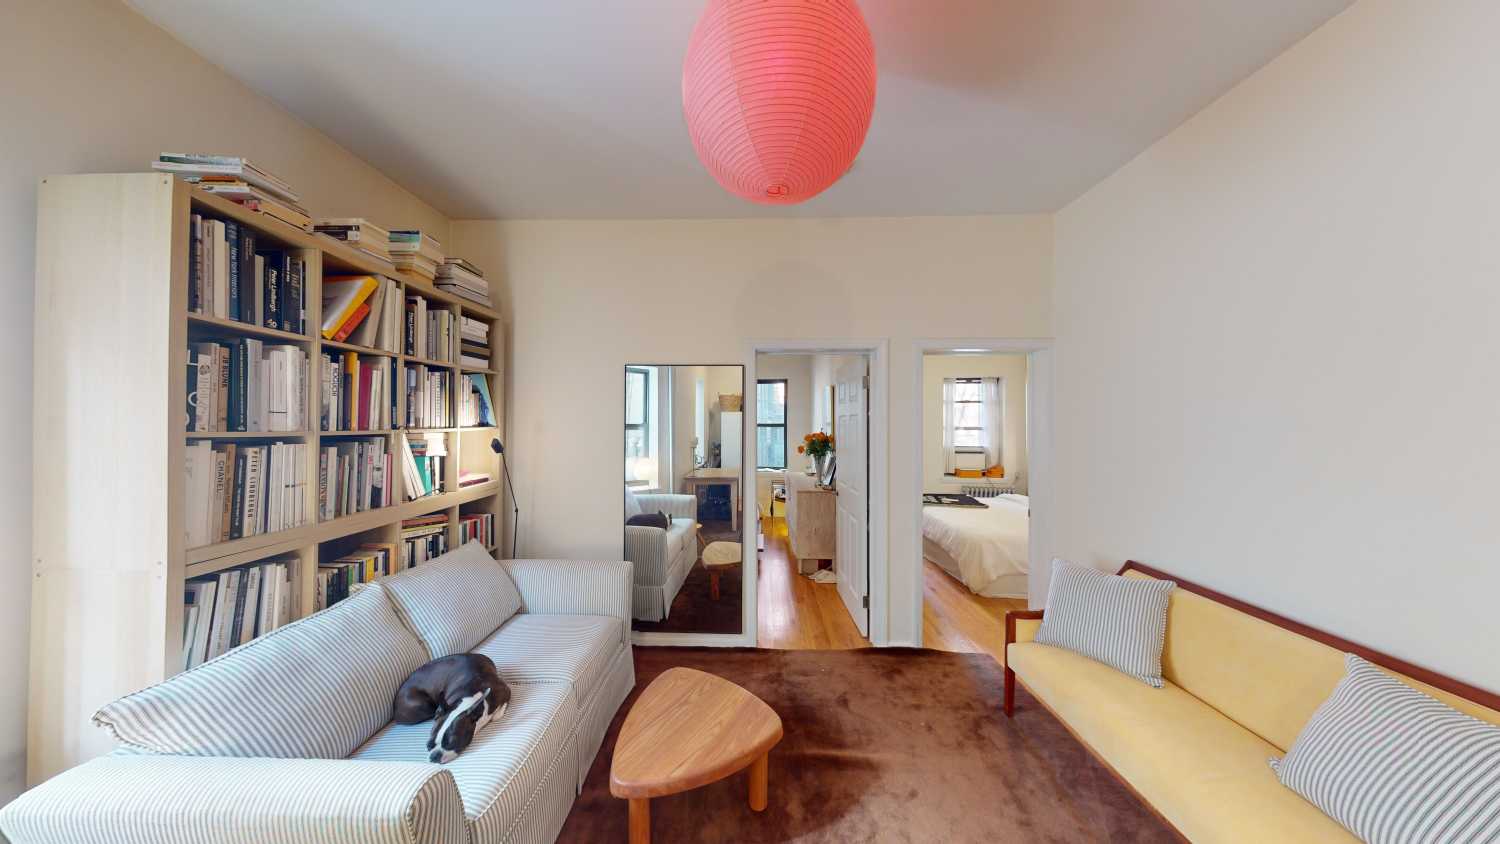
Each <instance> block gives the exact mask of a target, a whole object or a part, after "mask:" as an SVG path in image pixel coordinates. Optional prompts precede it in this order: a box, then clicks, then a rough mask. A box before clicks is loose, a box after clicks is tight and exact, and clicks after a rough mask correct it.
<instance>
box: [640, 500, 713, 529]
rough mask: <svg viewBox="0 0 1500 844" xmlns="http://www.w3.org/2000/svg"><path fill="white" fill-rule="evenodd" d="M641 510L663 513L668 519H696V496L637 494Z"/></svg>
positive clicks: (694, 520) (695, 520) (695, 521)
mask: <svg viewBox="0 0 1500 844" xmlns="http://www.w3.org/2000/svg"><path fill="white" fill-rule="evenodd" d="M635 500H636V501H637V502H639V503H640V505H641V510H642V511H644V512H647V513H665V514H666V515H667V518H669V519H692V520H693V522H694V523H695V524H696V523H697V521H698V496H696V495H665V494H658V495H637V496H636V497H635Z"/></svg>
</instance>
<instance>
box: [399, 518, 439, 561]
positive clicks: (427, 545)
mask: <svg viewBox="0 0 1500 844" xmlns="http://www.w3.org/2000/svg"><path fill="white" fill-rule="evenodd" d="M446 553H448V516H447V515H445V514H442V513H434V514H432V515H430V516H418V517H417V518H415V519H404V520H403V521H402V522H401V565H402V567H403V568H410V567H411V566H415V565H420V564H422V563H425V562H427V561H428V560H432V559H436V558H438V557H441V556H442V555H444V554H446Z"/></svg>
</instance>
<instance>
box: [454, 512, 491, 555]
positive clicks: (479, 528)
mask: <svg viewBox="0 0 1500 844" xmlns="http://www.w3.org/2000/svg"><path fill="white" fill-rule="evenodd" d="M476 539H477V540H478V541H479V542H480V544H482V545H483V546H484V547H486V548H488V547H490V546H491V545H494V544H495V514H494V513H480V514H477V515H472V516H459V517H458V544H459V545H467V544H469V541H470V540H476Z"/></svg>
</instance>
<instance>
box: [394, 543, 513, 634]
mask: <svg viewBox="0 0 1500 844" xmlns="http://www.w3.org/2000/svg"><path fill="white" fill-rule="evenodd" d="M380 585H381V586H383V587H385V594H386V595H387V596H388V597H389V598H390V599H391V606H393V607H395V609H396V613H397V614H398V615H400V616H401V620H402V621H404V622H406V626H407V627H408V628H410V629H411V632H413V633H415V634H417V638H418V639H421V640H422V644H424V645H426V646H427V652H428V653H429V654H430V655H431V657H432V658H433V659H438V658H441V657H445V656H448V655H450V654H461V653H464V652H465V651H467V650H469V649H470V648H472V647H474V646H475V645H477V644H479V643H480V642H482V641H484V639H485V637H487V636H489V635H490V634H491V633H493V632H495V630H496V628H498V627H499V626H500V625H502V624H504V623H505V622H506V621H507V620H508V619H509V618H510V617H511V616H513V615H515V614H516V613H517V612H518V611H520V609H521V593H520V591H519V590H517V589H516V584H515V582H514V581H512V580H511V579H510V575H509V574H508V573H506V571H505V567H504V566H501V565H500V563H499V562H498V561H497V560H496V559H495V558H494V557H491V556H490V555H489V552H488V551H485V550H484V546H483V545H481V544H480V543H479V542H478V541H477V540H473V541H470V542H469V544H467V545H465V546H463V547H462V548H459V549H458V550H456V551H449V552H448V553H446V554H444V555H443V556H441V557H438V558H437V559H436V560H431V561H429V562H425V563H422V564H420V565H418V566H415V567H414V568H410V569H407V570H406V571H404V572H401V573H400V574H396V575H392V576H390V577H387V578H384V579H382V580H381V581H380Z"/></svg>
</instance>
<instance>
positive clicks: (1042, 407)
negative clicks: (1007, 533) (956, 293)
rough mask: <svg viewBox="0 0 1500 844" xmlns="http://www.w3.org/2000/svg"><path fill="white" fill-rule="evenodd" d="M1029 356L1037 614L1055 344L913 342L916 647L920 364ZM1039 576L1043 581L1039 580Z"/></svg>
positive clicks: (1045, 542) (1047, 555) (1045, 546)
mask: <svg viewBox="0 0 1500 844" xmlns="http://www.w3.org/2000/svg"><path fill="white" fill-rule="evenodd" d="M953 354H958V355H963V354H972V355H999V354H1025V355H1026V356H1027V358H1028V360H1027V367H1026V452H1027V456H1026V492H1027V494H1028V496H1029V497H1030V502H1031V526H1030V533H1029V536H1028V539H1029V543H1028V545H1029V549H1028V553H1027V566H1028V572H1029V577H1028V578H1027V592H1028V595H1029V599H1028V603H1029V605H1030V606H1031V607H1032V608H1033V609H1037V608H1040V607H1042V606H1044V605H1045V604H1046V602H1047V583H1048V580H1049V578H1048V576H1047V573H1048V572H1049V571H1050V570H1051V569H1050V564H1051V560H1052V543H1053V531H1054V528H1055V522H1054V519H1055V512H1054V510H1053V501H1052V490H1053V487H1052V482H1053V481H1052V423H1053V416H1052V413H1053V408H1052V391H1053V384H1052V341H1051V340H916V341H914V342H913V343H912V395H913V396H915V397H916V401H913V402H912V430H913V431H915V432H916V436H915V437H913V438H912V439H913V442H912V457H913V461H914V462H913V464H912V466H913V468H914V470H913V472H912V486H913V489H912V497H911V501H912V533H911V535H912V547H911V552H912V559H913V560H916V561H918V564H917V565H915V566H913V567H912V616H911V617H912V618H914V619H917V622H916V624H915V627H916V631H915V634H916V635H915V638H916V646H917V647H919V648H920V647H922V624H921V618H922V566H921V563H920V561H921V559H922V505H921V504H920V502H921V500H922V493H923V492H926V491H927V490H924V489H922V459H923V455H922V401H921V399H922V360H923V358H924V357H925V356H927V355H953ZM1039 575H1040V576H1039Z"/></svg>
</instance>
